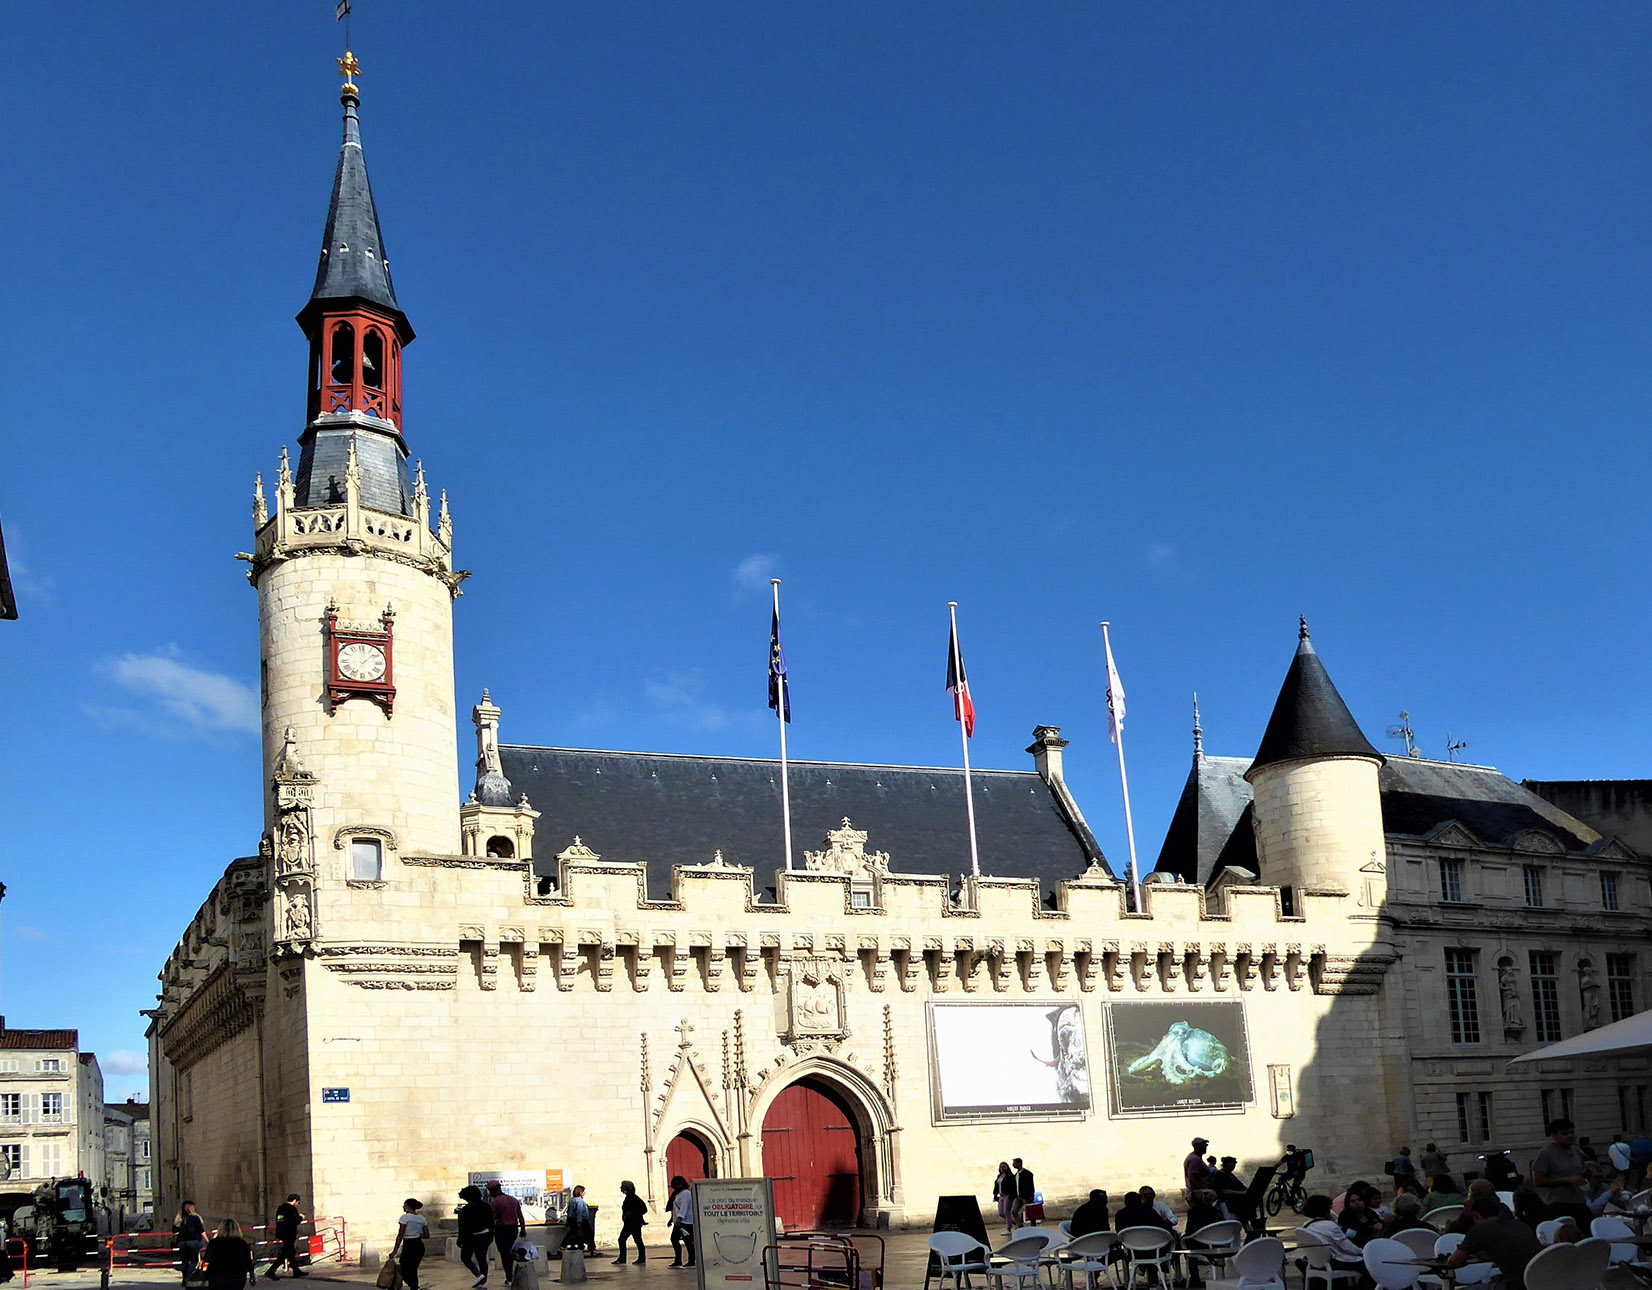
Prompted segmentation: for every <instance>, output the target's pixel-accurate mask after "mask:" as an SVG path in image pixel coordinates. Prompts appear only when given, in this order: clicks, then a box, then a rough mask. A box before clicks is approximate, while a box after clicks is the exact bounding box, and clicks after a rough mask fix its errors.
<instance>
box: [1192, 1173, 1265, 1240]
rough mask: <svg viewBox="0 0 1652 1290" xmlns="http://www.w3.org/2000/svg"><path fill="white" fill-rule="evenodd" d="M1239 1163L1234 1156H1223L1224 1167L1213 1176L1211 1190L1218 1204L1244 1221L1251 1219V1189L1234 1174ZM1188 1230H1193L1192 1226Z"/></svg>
mask: <svg viewBox="0 0 1652 1290" xmlns="http://www.w3.org/2000/svg"><path fill="white" fill-rule="evenodd" d="M1238 1163H1239V1161H1238V1160H1237V1159H1235V1158H1234V1157H1233V1156H1223V1157H1222V1167H1221V1168H1220V1169H1218V1170H1217V1171H1216V1172H1215V1173H1214V1174H1212V1175H1211V1179H1210V1189H1211V1190H1212V1191H1214V1192H1215V1193H1216V1203H1217V1204H1218V1205H1223V1206H1225V1207H1226V1208H1227V1211H1228V1213H1229V1214H1231V1215H1232V1216H1233V1217H1234V1218H1237V1219H1240V1220H1241V1221H1242V1220H1244V1219H1247V1218H1249V1217H1250V1213H1249V1210H1250V1203H1249V1200H1248V1196H1247V1193H1248V1192H1249V1188H1247V1187H1246V1186H1245V1184H1244V1182H1243V1181H1242V1180H1241V1179H1240V1177H1239V1175H1238V1174H1237V1173H1235V1172H1234V1167H1235V1166H1236V1165H1237V1164H1238ZM1188 1230H1189V1231H1191V1230H1193V1229H1192V1225H1191V1224H1190V1225H1189V1228H1188Z"/></svg>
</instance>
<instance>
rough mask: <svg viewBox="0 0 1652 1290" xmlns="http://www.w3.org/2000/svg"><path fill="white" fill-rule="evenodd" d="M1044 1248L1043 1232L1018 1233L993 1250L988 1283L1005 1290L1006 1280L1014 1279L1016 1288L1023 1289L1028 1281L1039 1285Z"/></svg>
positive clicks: (988, 1271) (999, 1289)
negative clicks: (1012, 1238)
mask: <svg viewBox="0 0 1652 1290" xmlns="http://www.w3.org/2000/svg"><path fill="white" fill-rule="evenodd" d="M1044 1250H1045V1241H1044V1234H1043V1233H1042V1232H1032V1233H1030V1234H1027V1235H1022V1234H1021V1233H1017V1234H1016V1236H1015V1239H1014V1240H1012V1241H1006V1242H1005V1243H1004V1244H1003V1245H1001V1246H999V1247H998V1248H997V1249H996V1250H994V1251H993V1252H992V1260H991V1265H990V1267H989V1268H988V1270H987V1282H988V1284H990V1285H994V1286H997V1287H998V1290H1004V1282H1005V1281H1006V1280H1014V1282H1015V1284H1016V1290H1022V1287H1023V1285H1024V1283H1025V1282H1027V1281H1031V1282H1032V1283H1033V1284H1034V1285H1037V1284H1038V1278H1039V1273H1040V1267H1039V1265H1040V1264H1041V1263H1042V1262H1043V1259H1044Z"/></svg>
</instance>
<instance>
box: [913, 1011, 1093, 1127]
mask: <svg viewBox="0 0 1652 1290" xmlns="http://www.w3.org/2000/svg"><path fill="white" fill-rule="evenodd" d="M929 1044H930V1057H931V1069H932V1071H933V1080H932V1089H933V1095H934V1104H935V1115H936V1118H937V1119H941V1120H946V1119H988V1118H995V1117H997V1118H1005V1117H1009V1118H1013V1117H1020V1116H1036V1117H1044V1116H1060V1115H1083V1114H1084V1113H1085V1112H1086V1111H1088V1110H1089V1109H1090V1055H1089V1048H1088V1045H1087V1043H1086V1041H1085V1036H1084V1018H1083V1014H1082V1012H1081V1011H1080V1009H1079V1006H1078V1004H1077V1003H1076V1002H1074V1001H1072V1000H1067V999H1051V1000H1048V1001H1046V1002H1043V1003H1020V1002H1017V1003H1008V1002H1006V1003H931V1004H930V1005H929Z"/></svg>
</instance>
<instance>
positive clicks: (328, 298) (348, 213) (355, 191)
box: [298, 85, 413, 345]
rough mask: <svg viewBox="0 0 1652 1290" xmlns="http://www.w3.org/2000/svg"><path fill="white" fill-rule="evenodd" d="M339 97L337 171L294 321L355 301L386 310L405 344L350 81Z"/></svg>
mask: <svg viewBox="0 0 1652 1290" xmlns="http://www.w3.org/2000/svg"><path fill="white" fill-rule="evenodd" d="M342 102H343V104H344V141H343V143H342V144H341V145H340V146H339V151H338V170H337V172H336V173H335V174H334V176H333V199H332V202H331V203H330V204H329V205H328V207H327V231H326V233H325V234H324V235H323V237H322V241H321V259H320V261H319V263H318V264H317V265H316V273H315V290H314V291H312V292H311V293H310V300H309V303H308V304H306V305H305V306H304V308H303V309H302V310H301V311H300V312H299V315H298V321H299V323H300V324H302V325H306V326H307V325H308V321H309V319H310V318H311V317H313V316H314V315H315V314H316V313H318V312H319V311H320V309H321V308H322V307H323V306H324V305H335V306H336V305H337V304H338V303H340V302H345V301H359V302H361V303H363V304H367V305H373V306H376V307H377V308H379V309H381V310H384V311H385V312H386V313H388V314H390V315H391V316H392V317H393V318H394V319H395V320H396V327H397V330H398V331H399V332H400V333H401V342H402V344H404V345H405V344H407V342H408V341H410V340H412V339H413V329H412V327H410V326H409V325H408V322H407V315H406V314H404V313H403V312H402V307H401V305H400V303H399V302H398V301H397V300H396V288H395V286H394V284H393V283H392V282H391V280H390V262H389V260H388V259H387V258H386V257H385V253H384V235H383V234H382V233H381V232H380V231H379V213H378V210H377V208H376V207H375V206H374V205H373V188H372V185H371V184H370V183H368V181H367V158H366V157H365V156H364V155H363V154H362V150H361V121H360V119H359V118H358V117H357V114H356V113H357V108H358V107H359V105H360V99H359V98H358V97H357V94H356V92H355V86H353V85H346V86H345V90H344V94H343V98H342Z"/></svg>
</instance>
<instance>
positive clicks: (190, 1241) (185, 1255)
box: [172, 1200, 206, 1285]
mask: <svg viewBox="0 0 1652 1290" xmlns="http://www.w3.org/2000/svg"><path fill="white" fill-rule="evenodd" d="M172 1232H173V1235H172V1243H173V1244H174V1245H176V1246H177V1247H178V1271H179V1273H180V1274H181V1275H182V1277H183V1281H184V1284H185V1285H188V1284H189V1274H190V1273H191V1272H193V1271H195V1269H196V1267H197V1266H198V1265H199V1264H200V1262H201V1247H202V1246H203V1245H205V1244H206V1223H205V1222H203V1221H202V1219H201V1216H200V1215H199V1214H197V1213H196V1212H195V1202H194V1201H192V1200H186V1201H185V1202H184V1203H183V1207H182V1208H181V1209H179V1210H178V1216H177V1217H176V1218H175V1219H173V1220H172Z"/></svg>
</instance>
